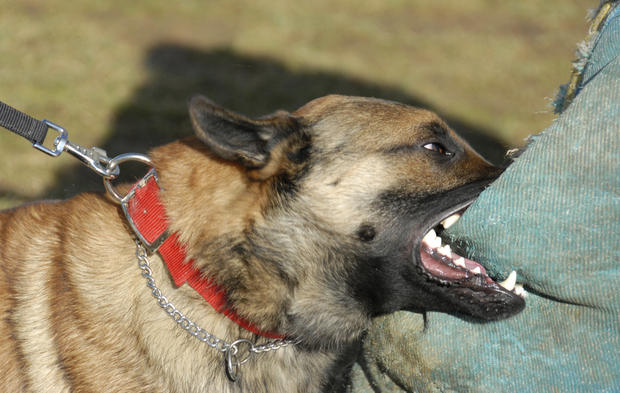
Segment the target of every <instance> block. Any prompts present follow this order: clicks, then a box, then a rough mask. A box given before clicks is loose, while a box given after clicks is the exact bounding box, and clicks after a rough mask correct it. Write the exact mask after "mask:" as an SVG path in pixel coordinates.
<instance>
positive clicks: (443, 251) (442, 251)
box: [437, 244, 452, 258]
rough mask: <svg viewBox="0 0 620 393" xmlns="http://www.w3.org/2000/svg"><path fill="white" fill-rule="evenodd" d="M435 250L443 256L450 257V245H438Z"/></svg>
mask: <svg viewBox="0 0 620 393" xmlns="http://www.w3.org/2000/svg"><path fill="white" fill-rule="evenodd" d="M437 252H438V253H439V254H441V255H443V256H446V257H448V258H450V257H451V256H452V249H451V248H450V245H448V244H446V245H445V246H442V247H439V248H438V249H437Z"/></svg>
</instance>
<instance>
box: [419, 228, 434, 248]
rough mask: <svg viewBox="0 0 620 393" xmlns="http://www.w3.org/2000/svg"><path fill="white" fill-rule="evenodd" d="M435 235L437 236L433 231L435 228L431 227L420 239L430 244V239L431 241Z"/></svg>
mask: <svg viewBox="0 0 620 393" xmlns="http://www.w3.org/2000/svg"><path fill="white" fill-rule="evenodd" d="M436 237H437V234H436V233H435V230H434V229H431V230H430V231H428V233H427V234H426V235H424V238H423V239H422V241H423V242H424V243H426V244H430V243H431V241H433V240H434V239H435V238H436Z"/></svg>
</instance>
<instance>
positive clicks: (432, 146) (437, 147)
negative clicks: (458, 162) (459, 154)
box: [422, 142, 452, 156]
mask: <svg viewBox="0 0 620 393" xmlns="http://www.w3.org/2000/svg"><path fill="white" fill-rule="evenodd" d="M422 147H423V148H425V149H426V150H430V151H434V152H437V153H439V154H443V155H444V156H451V155H452V153H451V152H449V151H448V149H446V148H445V146H444V145H442V144H441V143H437V142H431V143H427V144H426V145H424V146H422Z"/></svg>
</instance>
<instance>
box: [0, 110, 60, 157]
mask: <svg viewBox="0 0 620 393" xmlns="http://www.w3.org/2000/svg"><path fill="white" fill-rule="evenodd" d="M0 126H2V127H4V128H6V129H7V130H9V131H13V132H14V133H16V134H17V135H19V136H22V137H24V138H26V139H28V140H29V141H30V142H32V144H33V146H34V147H36V148H37V149H39V150H41V151H43V152H45V153H47V154H49V155H52V156H54V157H55V156H58V155H60V153H62V151H63V147H64V145H65V143H66V141H67V132H66V131H65V130H64V129H63V128H62V127H60V126H58V125H56V124H54V123H52V122H50V121H47V120H37V119H35V118H34V117H31V116H28V115H27V114H25V113H24V112H21V111H18V110H17V109H15V108H13V107H11V106H9V105H7V104H5V103H4V102H2V101H0ZM49 128H53V129H55V130H56V131H58V133H59V134H60V135H59V136H58V138H57V139H56V141H55V142H54V149H53V150H52V149H48V148H47V147H45V146H43V141H45V137H46V136H47V130H48V129H49Z"/></svg>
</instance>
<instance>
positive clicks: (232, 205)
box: [152, 138, 287, 332]
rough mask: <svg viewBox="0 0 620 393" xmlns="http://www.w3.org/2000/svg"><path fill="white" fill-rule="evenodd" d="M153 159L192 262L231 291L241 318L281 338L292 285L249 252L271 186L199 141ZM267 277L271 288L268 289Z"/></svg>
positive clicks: (173, 222) (174, 227)
mask: <svg viewBox="0 0 620 393" xmlns="http://www.w3.org/2000/svg"><path fill="white" fill-rule="evenodd" d="M152 157H153V160H154V162H155V167H156V170H157V172H158V174H159V179H160V184H161V187H162V189H163V190H164V191H163V192H162V193H161V196H160V198H161V200H162V202H163V204H164V206H165V209H166V214H167V216H168V219H169V221H170V228H169V229H170V230H171V231H172V232H175V233H177V234H178V236H179V240H180V242H181V243H182V244H183V245H184V246H185V249H186V252H187V255H188V257H189V258H191V259H193V260H194V262H195V266H196V267H197V268H198V269H200V271H201V272H202V273H203V274H204V275H205V276H206V277H209V278H211V279H213V281H215V282H216V283H217V284H218V285H220V286H221V287H222V288H223V289H224V290H225V291H226V295H227V299H228V302H229V303H230V305H231V306H232V308H234V310H235V311H236V312H237V313H238V314H239V316H240V317H241V318H243V319H245V320H247V321H249V322H250V323H251V324H253V325H255V326H256V327H257V328H258V329H259V330H262V331H268V332H278V331H279V329H280V328H281V321H282V320H283V316H282V315H281V313H282V310H283V309H284V307H283V304H284V302H286V296H287V288H286V285H285V284H284V283H283V282H279V280H278V279H277V277H278V274H277V272H276V271H274V268H273V267H272V266H269V265H268V264H265V263H264V262H263V261H261V260H258V259H257V258H256V257H255V256H254V255H255V254H254V253H249V252H248V251H249V250H248V247H251V244H250V243H251V242H249V241H248V238H249V237H251V233H252V231H253V228H254V226H255V225H256V224H257V222H260V221H261V220H262V219H263V218H262V211H263V208H264V203H265V201H266V197H267V194H266V193H267V192H268V189H267V188H268V185H267V184H266V183H265V182H258V181H253V180H252V179H250V178H248V176H247V173H246V172H244V171H243V170H242V168H240V167H238V166H236V165H234V164H230V163H228V162H224V161H221V160H218V159H215V158H213V157H212V156H210V154H209V153H208V152H207V151H206V150H205V149H203V148H202V147H201V144H200V143H199V142H196V143H194V139H193V138H188V139H187V140H184V141H181V142H175V143H172V144H170V145H166V146H164V147H161V148H158V149H156V150H155V151H153V152H152ZM166 157H174V159H169V158H166ZM179 157H183V159H182V160H180V159H179ZM190 162H191V163H192V165H191V166H189V165H188V164H187V163H190ZM196 163H198V164H196ZM170 179H174V181H171V180H170ZM170 184H176V185H178V184H182V185H185V186H184V187H179V186H174V187H173V186H171V185H170ZM187 190H192V192H191V193H190V192H187ZM231 211H234V212H235V214H230V213H231ZM267 277H268V278H269V279H268V280H269V284H268V285H264V284H263V282H264V281H263V279H266V278H267ZM266 299H268V302H267V303H266V302H265V300H266ZM259 300H260V301H259Z"/></svg>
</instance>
